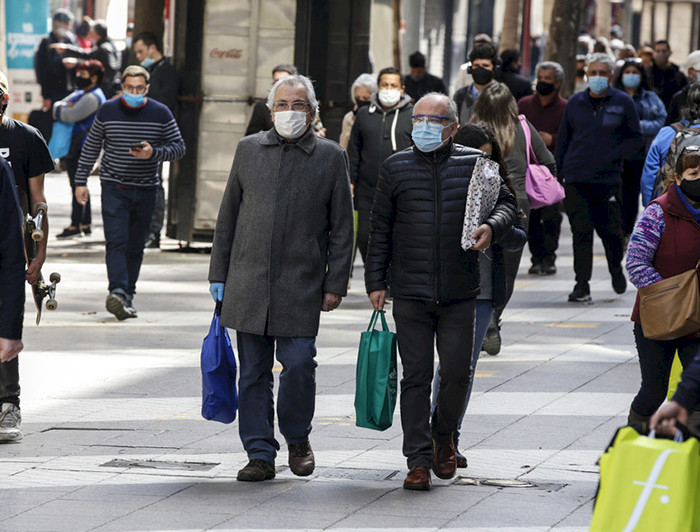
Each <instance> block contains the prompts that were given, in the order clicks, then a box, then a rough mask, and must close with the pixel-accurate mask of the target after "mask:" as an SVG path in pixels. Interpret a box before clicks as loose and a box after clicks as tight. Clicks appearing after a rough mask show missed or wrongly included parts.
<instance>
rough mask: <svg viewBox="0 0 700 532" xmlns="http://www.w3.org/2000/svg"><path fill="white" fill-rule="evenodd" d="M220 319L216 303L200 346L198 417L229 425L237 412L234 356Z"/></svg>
mask: <svg viewBox="0 0 700 532" xmlns="http://www.w3.org/2000/svg"><path fill="white" fill-rule="evenodd" d="M220 317H221V303H217V304H216V310H215V311H214V318H213V319H212V321H211V327H209V334H207V336H206V338H204V342H203V343H202V357H201V366H202V417H203V418H204V419H209V420H211V421H220V422H221V423H232V422H233V420H234V419H236V410H237V409H238V390H237V389H236V357H235V355H234V354H233V348H232V347H231V339H230V338H229V335H228V331H227V330H226V328H225V327H224V326H222V325H221V323H220V322H219V319H220Z"/></svg>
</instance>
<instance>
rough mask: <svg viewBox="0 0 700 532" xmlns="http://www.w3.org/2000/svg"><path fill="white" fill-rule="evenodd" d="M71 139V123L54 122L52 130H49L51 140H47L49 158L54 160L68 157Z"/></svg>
mask: <svg viewBox="0 0 700 532" xmlns="http://www.w3.org/2000/svg"><path fill="white" fill-rule="evenodd" d="M72 139H73V123H72V122H61V121H60V120H57V121H56V122H54V123H53V129H52V130H51V140H49V152H50V153H51V158H52V159H54V160H56V159H61V158H62V157H65V156H66V155H68V152H69V151H70V143H71V140H72Z"/></svg>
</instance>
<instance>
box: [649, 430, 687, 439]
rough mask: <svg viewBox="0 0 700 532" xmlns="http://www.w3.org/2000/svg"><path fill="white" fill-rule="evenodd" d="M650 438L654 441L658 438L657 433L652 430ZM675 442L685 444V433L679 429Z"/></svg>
mask: <svg viewBox="0 0 700 532" xmlns="http://www.w3.org/2000/svg"><path fill="white" fill-rule="evenodd" d="M649 437H650V438H652V439H654V438H656V431H655V430H650V431H649ZM673 441H675V442H676V443H683V433H682V432H681V430H680V429H679V428H676V433H675V434H674V435H673Z"/></svg>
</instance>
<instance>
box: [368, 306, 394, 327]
mask: <svg viewBox="0 0 700 532" xmlns="http://www.w3.org/2000/svg"><path fill="white" fill-rule="evenodd" d="M384 314H385V312H384V311H383V310H375V311H374V312H373V313H372V319H371V320H369V327H367V330H368V331H371V330H372V329H374V328H375V326H376V325H377V318H378V317H379V316H381V318H382V330H383V331H388V330H389V326H388V325H387V323H386V317H384Z"/></svg>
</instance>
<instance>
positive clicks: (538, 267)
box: [527, 262, 542, 275]
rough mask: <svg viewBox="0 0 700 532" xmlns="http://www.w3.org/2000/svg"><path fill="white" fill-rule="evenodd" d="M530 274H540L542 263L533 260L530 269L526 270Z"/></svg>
mask: <svg viewBox="0 0 700 532" xmlns="http://www.w3.org/2000/svg"><path fill="white" fill-rule="evenodd" d="M527 273H529V274H530V275H541V274H542V263H541V262H534V263H533V264H532V266H530V269H529V270H528V271H527Z"/></svg>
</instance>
